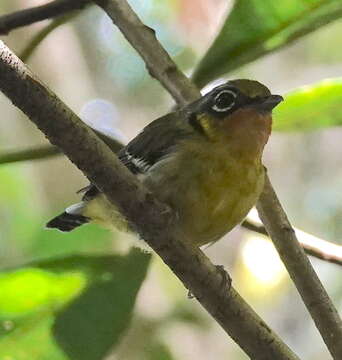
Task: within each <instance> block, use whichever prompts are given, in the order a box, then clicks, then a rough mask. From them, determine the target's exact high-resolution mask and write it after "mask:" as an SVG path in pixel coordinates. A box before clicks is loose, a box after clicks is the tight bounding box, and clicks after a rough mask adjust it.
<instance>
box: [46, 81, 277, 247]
mask: <svg viewBox="0 0 342 360" xmlns="http://www.w3.org/2000/svg"><path fill="white" fill-rule="evenodd" d="M282 100H283V98H282V96H280V95H272V94H271V92H270V90H269V89H268V88H267V87H266V86H265V85H263V84H261V83H260V82H258V81H256V80H249V79H236V80H229V81H227V82H225V83H223V84H221V85H219V86H217V87H215V88H213V89H212V90H211V91H209V92H208V93H207V94H205V95H204V96H202V97H201V98H199V99H198V100H196V101H194V102H193V103H190V104H188V105H186V106H184V107H183V108H180V109H178V110H175V111H173V112H171V113H169V114H167V115H165V116H162V117H160V118H158V119H156V120H154V121H152V122H151V123H150V124H149V125H147V126H146V127H145V128H144V129H143V130H142V132H141V133H140V134H138V135H137V136H136V137H135V138H134V139H133V140H131V141H130V142H129V143H128V144H127V145H126V146H124V147H123V148H122V149H121V150H120V151H119V153H118V158H119V159H120V161H121V162H122V164H123V165H125V166H126V167H127V168H128V169H129V170H130V171H131V172H132V173H133V174H134V175H135V176H137V178H138V180H140V181H141V182H142V183H143V184H144V185H145V186H146V187H147V189H149V190H150V191H151V192H152V193H153V194H154V195H155V196H156V197H157V199H159V200H160V201H162V202H164V203H166V204H167V205H169V206H170V208H171V209H172V211H174V212H175V214H176V219H177V226H178V228H179V229H180V231H181V232H182V235H183V238H184V239H185V241H188V242H190V243H191V244H193V245H195V246H198V247H200V246H203V245H205V244H212V243H214V242H216V241H218V240H219V239H220V238H222V237H223V236H224V235H225V234H227V233H228V232H229V231H231V230H232V229H233V228H234V227H235V226H236V225H238V224H239V223H241V222H242V221H243V220H244V218H245V217H246V215H247V214H248V212H249V210H250V209H251V208H252V207H253V206H254V205H255V204H256V202H257V200H258V198H259V196H260V194H261V192H262V190H263V186H264V179H265V167H264V166H263V164H262V154H263V150H264V147H265V145H266V143H267V141H268V139H269V136H270V134H271V128H272V110H273V109H274V108H275V107H276V106H277V105H278V104H279V103H280V102H281V101H282ZM80 192H83V193H84V195H83V198H82V201H81V202H79V203H77V204H74V205H71V206H70V207H68V208H67V209H66V210H65V211H64V212H63V213H62V214H60V215H58V216H57V217H55V218H53V219H52V220H51V221H49V222H48V223H47V225H46V227H47V228H55V229H58V230H60V231H64V232H69V231H72V230H74V229H75V228H77V227H79V226H81V225H84V224H87V223H90V222H94V223H98V224H100V225H102V226H103V227H106V228H113V227H114V228H116V229H118V230H122V231H129V229H130V226H129V224H128V222H127V220H126V219H125V218H124V216H123V215H121V214H120V212H119V210H118V209H117V208H116V207H115V206H113V205H112V204H111V203H109V201H108V200H107V199H106V197H105V196H104V194H103V193H101V191H100V190H99V189H98V188H97V187H96V186H95V185H93V184H90V185H89V186H87V187H86V188H84V189H81V190H80Z"/></svg>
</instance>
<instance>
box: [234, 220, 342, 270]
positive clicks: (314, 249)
mask: <svg viewBox="0 0 342 360" xmlns="http://www.w3.org/2000/svg"><path fill="white" fill-rule="evenodd" d="M241 225H242V227H244V228H245V229H247V230H250V231H253V232H256V233H258V234H261V235H265V236H267V237H268V236H269V235H268V233H267V231H266V229H265V226H263V225H262V224H258V223H255V222H254V221H250V219H249V217H248V218H247V219H246V220H245V221H244V222H243V223H242V224H241ZM294 230H295V233H296V235H297V238H298V241H299V244H300V246H301V247H302V248H303V249H304V251H305V253H306V254H308V255H311V256H314V257H315V258H317V259H320V260H323V261H327V262H330V263H333V264H336V265H340V266H342V246H341V245H337V244H335V243H332V242H330V241H327V240H323V239H320V238H318V237H317V236H314V235H311V234H308V233H306V232H305V231H302V230H299V229H296V228H294Z"/></svg>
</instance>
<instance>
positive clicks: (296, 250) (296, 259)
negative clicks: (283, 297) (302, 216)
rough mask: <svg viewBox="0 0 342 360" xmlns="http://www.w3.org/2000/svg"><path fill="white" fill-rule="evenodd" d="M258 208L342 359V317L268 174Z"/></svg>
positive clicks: (322, 330) (335, 354)
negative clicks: (304, 247) (304, 249)
mask: <svg viewBox="0 0 342 360" xmlns="http://www.w3.org/2000/svg"><path fill="white" fill-rule="evenodd" d="M257 209H258V212H259V215H260V218H261V220H262V222H263V223H264V224H265V227H266V229H267V232H268V233H269V234H270V236H271V238H272V240H273V243H274V246H275V247H276V249H277V250H278V252H279V255H280V257H281V259H282V260H283V262H284V264H285V265H286V268H287V271H288V272H289V274H290V276H291V278H292V280H293V282H294V283H295V284H296V287H297V289H298V291H299V293H300V295H301V297H302V299H303V301H304V303H305V305H306V307H307V309H308V310H309V312H310V314H311V316H312V318H313V320H314V322H315V324H316V326H317V328H318V330H319V332H320V333H321V335H322V337H323V339H324V341H325V343H326V344H327V346H328V349H329V350H330V353H331V355H332V356H333V358H334V359H335V360H338V359H342V322H341V319H340V317H339V315H338V313H337V310H336V308H335V307H334V305H333V303H332V301H331V300H330V298H329V296H328V294H327V293H326V291H325V289H324V287H323V285H322V283H321V282H320V280H319V278H318V276H317V274H316V273H315V271H314V269H313V267H312V266H311V264H310V261H309V260H308V258H307V257H306V256H305V254H304V251H303V249H302V248H301V247H300V245H299V243H298V240H297V238H296V234H295V232H294V230H293V228H292V227H291V224H290V222H289V220H288V219H287V216H286V214H285V212H284V210H283V208H282V206H281V204H280V202H279V200H278V198H277V195H276V193H275V192H274V190H273V188H272V186H271V183H270V181H269V179H268V177H266V184H265V188H264V191H263V193H262V195H261V197H260V199H259V202H258V204H257Z"/></svg>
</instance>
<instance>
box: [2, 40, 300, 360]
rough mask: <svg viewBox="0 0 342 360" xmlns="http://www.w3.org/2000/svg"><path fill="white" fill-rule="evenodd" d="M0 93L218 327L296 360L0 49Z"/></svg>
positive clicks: (260, 356) (274, 357) (252, 352)
mask: <svg viewBox="0 0 342 360" xmlns="http://www.w3.org/2000/svg"><path fill="white" fill-rule="evenodd" d="M0 89H1V91H3V92H4V93H5V94H6V95H7V96H8V97H9V98H10V99H11V100H12V102H13V103H14V104H15V105H16V106H17V107H19V108H20V109H21V110H22V111H23V112H24V113H25V114H26V115H27V116H29V118H30V119H31V120H32V121H33V122H34V123H35V124H36V125H37V126H38V128H39V129H40V130H42V131H43V132H44V133H45V135H46V136H47V137H48V139H49V140H50V141H51V142H52V143H53V144H55V145H57V146H58V147H59V148H61V149H63V152H65V154H66V155H67V156H68V157H69V158H70V159H71V160H72V161H73V162H74V163H75V164H76V165H77V166H78V167H79V168H80V169H81V170H82V171H83V172H84V173H85V174H86V175H87V176H88V178H89V179H90V180H91V181H92V182H93V183H94V184H96V185H97V186H98V187H99V188H100V189H101V190H102V191H103V192H104V194H105V195H106V196H107V198H108V199H109V201H111V202H112V203H113V204H115V205H116V206H118V207H119V208H120V210H121V211H122V212H123V214H124V215H125V216H126V218H127V219H128V221H129V223H130V224H132V227H134V228H136V229H137V231H138V232H139V233H140V235H141V236H142V238H143V239H144V240H146V241H147V243H148V244H149V245H150V246H151V247H152V248H153V249H154V250H155V251H156V252H157V253H158V254H159V255H160V256H161V258H162V259H163V260H164V261H165V263H166V264H167V265H168V266H169V267H170V268H171V269H172V271H173V272H174V273H175V274H176V275H177V276H178V277H179V279H180V280H181V281H182V282H183V283H184V285H185V287H186V288H188V289H189V290H190V291H191V293H192V294H193V295H194V296H195V297H196V298H197V299H198V301H200V303H201V304H202V305H203V306H204V307H205V308H206V309H207V311H208V312H209V313H210V314H211V315H212V316H213V317H214V318H215V319H216V320H217V321H218V323H219V324H221V326H222V327H223V328H224V329H225V330H226V331H227V332H228V333H229V334H230V336H231V337H232V338H233V339H234V340H235V341H236V342H238V344H239V345H240V346H241V347H242V348H243V350H244V351H245V352H246V353H247V354H248V355H249V356H250V357H251V358H253V359H256V360H296V359H297V360H298V357H297V356H296V355H295V354H294V353H292V352H291V350H290V349H289V348H288V347H287V346H286V345H285V344H284V343H283V342H282V341H281V340H280V339H279V337H278V336H277V335H276V334H275V333H274V332H273V331H272V330H271V329H270V328H269V327H268V326H267V325H266V324H265V323H264V321H263V320H262V319H261V318H259V317H258V315H257V314H256V313H255V312H254V311H253V310H252V309H251V308H250V307H249V305H248V304H247V303H246V302H245V301H244V300H243V299H242V298H241V297H240V295H239V294H238V293H237V292H236V291H235V289H233V288H232V287H231V288H229V289H226V288H225V287H223V282H222V275H221V273H220V272H218V271H217V269H216V267H215V266H214V265H213V264H212V263H211V262H210V261H209V259H208V258H207V257H206V256H205V255H204V254H203V253H202V252H201V251H200V250H199V249H197V248H194V247H192V246H191V245H189V244H188V243H186V242H185V241H182V239H181V236H180V235H179V234H177V230H176V229H175V226H173V215H172V213H170V210H169V208H168V207H167V206H165V205H163V204H161V203H159V202H158V201H157V200H156V199H155V198H154V197H153V196H152V194H151V193H149V192H148V191H147V190H146V189H145V188H144V187H143V186H142V184H141V183H140V182H139V181H138V180H137V179H136V177H135V176H134V175H133V174H132V173H130V172H129V170H128V169H127V168H125V167H124V166H123V165H122V164H121V162H120V161H119V160H118V158H117V157H116V156H115V155H114V153H113V152H112V151H111V150H110V149H109V147H107V146H106V145H105V144H104V143H103V142H102V141H101V140H100V139H98V138H97V136H96V135H95V134H94V133H93V132H92V130H90V129H89V127H87V126H86V125H85V124H84V123H83V122H82V121H81V120H80V119H79V118H78V117H77V116H76V115H75V114H74V113H73V112H72V111H71V110H70V109H69V108H68V107H67V106H66V105H65V104H63V103H62V102H61V101H60V100H59V99H58V98H57V96H56V95H55V94H53V93H52V92H51V91H49V90H48V89H47V88H46V87H45V86H44V85H43V84H42V83H41V82H40V81H39V80H38V79H37V78H36V77H35V76H34V75H32V73H31V72H30V71H29V70H28V69H27V68H26V67H25V65H24V64H23V63H22V62H21V61H20V60H19V59H18V58H17V57H16V56H15V54H13V53H12V52H11V51H10V50H9V49H8V48H7V47H6V46H5V45H4V44H3V43H1V42H0Z"/></svg>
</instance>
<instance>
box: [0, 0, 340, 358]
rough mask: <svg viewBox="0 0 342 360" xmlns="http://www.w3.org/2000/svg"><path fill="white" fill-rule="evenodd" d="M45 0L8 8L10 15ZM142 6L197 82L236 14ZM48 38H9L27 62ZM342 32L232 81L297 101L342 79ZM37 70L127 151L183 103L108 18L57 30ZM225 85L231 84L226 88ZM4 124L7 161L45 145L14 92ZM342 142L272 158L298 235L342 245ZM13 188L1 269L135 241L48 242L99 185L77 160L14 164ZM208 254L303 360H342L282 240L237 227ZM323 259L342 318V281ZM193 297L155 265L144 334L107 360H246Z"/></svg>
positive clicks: (211, 6) (0, 127) (286, 147)
mask: <svg viewBox="0 0 342 360" xmlns="http://www.w3.org/2000/svg"><path fill="white" fill-rule="evenodd" d="M46 2H47V1H43V0H42V1H38V0H12V1H1V2H0V14H4V13H8V12H11V11H15V10H17V9H22V8H25V7H29V6H34V5H39V4H44V3H46ZM130 3H131V5H132V6H133V8H134V9H135V10H136V11H137V12H138V13H139V15H140V16H141V17H142V19H143V20H144V22H145V23H146V24H147V25H149V26H151V27H153V28H154V29H155V30H156V32H157V35H158V39H159V40H160V41H161V42H162V44H163V45H164V46H165V47H166V49H167V50H168V52H169V53H170V54H171V55H172V57H173V58H174V59H175V60H176V62H177V63H178V65H179V66H180V67H181V69H182V70H184V71H185V72H186V73H187V74H191V72H192V69H193V68H194V66H195V65H196V63H197V62H198V60H199V59H200V58H201V56H202V55H203V54H204V52H205V51H206V49H207V48H208V46H209V45H210V43H211V41H212V39H213V37H214V36H215V34H216V33H217V31H218V30H219V28H220V24H221V22H222V21H223V19H224V18H225V14H226V12H227V11H228V10H229V8H230V6H231V4H230V2H229V1H226V0H215V1H212V0H162V1H161V0H144V1H140V0H131V1H130ZM44 26H46V22H41V23H38V24H34V25H32V26H29V27H25V28H22V29H19V30H16V31H13V32H11V33H10V34H9V35H8V36H4V37H1V38H2V39H3V40H4V41H5V42H6V43H7V45H8V46H9V47H10V48H11V49H13V50H14V51H15V52H16V53H17V54H21V52H22V51H23V49H24V48H25V46H26V45H27V43H28V42H29V40H30V39H31V38H32V37H33V36H34V35H35V34H37V32H39V30H40V29H42V28H43V27H44ZM341 34H342V22H341V21H335V22H334V23H332V24H330V25H328V26H325V27H324V28H322V29H320V30H318V31H316V32H314V33H313V34H311V35H309V36H306V37H305V38H303V39H301V40H300V41H298V42H296V43H295V44H294V45H291V46H289V47H287V48H286V49H283V50H281V51H278V52H276V53H275V54H272V55H268V56H266V57H263V58H262V59H260V60H258V61H256V62H254V63H253V64H251V65H248V66H244V67H242V68H241V69H240V70H239V71H238V72H234V73H231V74H230V75H229V78H241V77H243V78H251V79H257V80H259V81H261V82H262V83H264V84H266V85H267V86H268V87H270V88H271V89H272V92H274V93H279V94H284V93H286V92H288V91H289V90H291V89H293V88H296V87H298V86H302V85H305V84H310V83H314V82H316V81H319V80H321V79H325V78H330V77H338V76H341V71H342V52H341V46H342V43H341ZM28 65H29V67H30V68H31V69H32V70H33V72H34V73H36V74H38V76H39V78H40V79H41V80H42V81H43V82H44V83H45V84H47V85H48V86H49V87H50V88H51V89H52V90H53V91H54V92H55V93H56V94H57V95H58V96H59V97H60V98H61V99H63V101H65V103H66V104H68V106H69V107H70V108H71V109H72V110H74V111H75V112H76V113H77V114H79V115H80V117H81V118H82V119H83V120H84V121H86V122H87V123H89V124H91V125H92V126H93V127H95V128H98V129H100V130H101V129H102V130H103V131H105V132H107V133H111V134H113V136H118V137H119V139H121V140H122V141H123V142H127V141H129V140H130V139H132V138H133V137H134V136H135V135H136V134H137V133H138V132H139V131H140V130H141V129H142V128H143V126H145V125H146V124H147V123H149V122H150V121H152V120H153V119H155V118H157V117H159V116H161V115H163V114H165V113H166V112H168V111H169V110H170V108H171V106H172V105H173V102H172V99H171V98H170V96H169V95H168V94H167V93H166V92H165V91H164V90H163V88H162V87H161V86H160V85H159V83H158V82H157V81H156V80H153V79H151V78H150V76H149V75H148V73H147V71H146V69H145V66H144V64H143V62H142V60H141V59H140V58H139V57H138V56H137V54H136V53H135V51H134V50H133V49H132V48H131V47H130V45H129V44H128V43H127V42H126V41H125V39H124V38H123V37H122V35H121V34H120V33H119V31H117V30H116V28H115V27H114V26H113V25H112V23H111V21H110V20H109V18H108V17H107V16H106V15H105V14H104V13H103V12H102V11H101V10H100V9H98V8H95V7H92V8H89V9H87V10H85V11H84V12H82V13H81V14H80V15H79V16H77V17H76V18H74V19H73V20H72V22H70V23H68V24H64V25H62V26H60V27H58V28H57V29H56V30H54V31H53V32H52V33H51V34H50V35H49V36H48V37H47V38H46V39H45V40H44V41H43V42H42V43H41V44H40V45H39V46H38V48H37V49H36V51H35V52H34V53H33V55H32V56H31V57H30V58H29V60H28ZM224 80H225V78H221V79H218V80H217V82H215V84H217V83H219V82H223V81H224ZM0 112H1V118H2V121H1V122H0V153H4V152H7V151H11V150H17V149H22V148H25V147H32V146H35V145H41V144H44V143H46V140H45V139H44V137H43V135H42V134H41V133H40V132H39V131H38V130H37V129H36V128H35V127H34V126H33V125H32V123H31V122H30V121H28V120H27V119H26V118H25V116H24V115H22V114H21V113H20V112H19V111H18V110H17V109H16V108H15V107H14V106H12V104H11V103H10V102H9V100H8V99H7V98H6V97H5V96H3V95H2V94H0ZM341 138H342V129H341V128H331V129H328V130H322V131H316V132H311V133H305V134H303V133H288V134H284V133H282V134H279V133H273V135H272V138H271V140H270V142H269V144H268V145H267V151H266V154H265V157H264V163H265V165H266V166H267V167H268V169H269V174H270V177H271V179H272V180H273V183H274V186H275V189H276V190H277V192H278V195H279V197H280V199H281V201H282V203H283V205H284V207H285V210H286V212H287V214H288V216H289V218H290V220H291V221H292V223H293V224H294V225H295V226H297V227H298V228H300V229H302V230H305V231H307V232H309V233H312V234H315V235H317V236H319V237H321V238H324V239H326V240H329V241H333V242H336V243H339V244H342V237H341V234H342V191H341V188H342V145H341ZM0 179H1V180H0V219H1V227H0V266H1V267H2V268H4V267H8V266H14V265H21V264H23V263H26V262H29V261H32V260H36V259H43V258H51V257H55V256H62V255H66V254H71V253H87V254H88V253H89V254H95V253H96V254H97V253H98V254H110V253H124V252H126V251H127V249H128V242H127V241H126V240H127V237H126V235H122V234H116V233H114V234H113V233H110V232H108V231H106V230H103V229H100V228H98V227H96V226H95V225H89V226H86V227H84V228H83V227H82V228H80V229H78V230H76V231H74V232H73V233H70V234H61V233H59V232H55V231H46V230H44V225H45V223H46V222H47V221H48V220H49V219H50V218H51V217H53V216H54V215H55V214H56V213H58V212H61V211H62V210H63V209H64V208H65V207H66V206H68V205H69V204H71V203H73V202H77V201H78V199H79V196H78V195H77V194H76V191H77V190H79V189H80V188H81V187H83V186H85V185H87V180H86V179H85V178H84V176H83V175H82V174H81V173H80V171H78V170H77V169H76V168H75V167H74V166H73V165H72V164H71V163H70V162H69V160H67V159H66V158H65V157H63V156H57V157H54V158H49V159H46V160H39V161H28V162H21V163H15V164H8V165H1V166H0ZM205 252H206V254H207V255H208V256H209V257H210V258H211V259H212V261H213V262H214V263H215V264H222V265H224V266H225V268H226V269H227V270H228V271H229V273H230V274H231V275H232V278H233V283H234V286H235V287H236V288H237V290H238V291H239V292H240V293H241V295H242V296H243V297H244V298H245V299H246V300H247V302H249V303H250V304H251V305H252V306H253V307H254V309H255V310H256V311H257V312H258V314H260V315H261V317H263V318H264V319H265V321H266V322H267V323H268V324H270V325H271V327H272V328H273V329H274V330H275V331H276V332H277V333H278V334H280V336H281V337H282V338H283V339H284V340H285V341H286V342H287V343H288V344H289V346H290V347H292V348H293V349H295V351H296V352H297V353H298V354H299V355H300V356H302V357H303V359H310V360H322V359H328V358H329V355H328V352H327V350H326V347H325V345H324V344H323V341H322V340H321V338H320V336H319V334H318V332H317V330H316V329H315V327H314V325H313V322H312V320H311V318H310V317H309V316H308V313H307V311H306V309H305V308H304V305H303V304H302V302H301V300H300V298H299V296H298V294H297V292H296V290H295V289H294V286H293V284H292V283H291V281H290V280H289V277H288V275H287V273H286V271H285V270H284V268H283V266H282V264H281V262H280V260H279V258H278V256H277V254H276V252H275V250H274V248H273V246H272V245H271V243H270V242H268V241H267V240H266V239H265V238H263V237H260V236H257V235H256V234H254V233H251V232H248V231H247V230H243V229H241V228H237V229H235V230H234V231H233V232H231V233H230V234H229V235H227V236H226V237H225V238H224V239H222V240H221V241H220V242H218V243H217V244H215V245H214V246H211V247H209V248H208V249H206V250H205ZM311 260H312V263H313V265H314V267H315V269H316V271H317V273H318V274H319V276H320V278H321V280H322V282H323V284H324V285H325V287H326V288H327V290H328V293H329V295H330V296H331V297H332V299H333V300H334V303H335V304H336V306H337V307H338V309H339V310H340V311H342V281H341V269H340V268H339V267H338V266H337V265H333V264H328V263H324V262H322V261H320V260H316V259H311ZM186 295H187V291H186V289H184V288H183V286H182V285H181V284H180V282H179V281H178V280H177V279H176V278H175V276H174V275H173V274H172V273H171V272H170V271H169V270H168V268H166V267H165V265H164V264H163V263H162V262H161V261H160V260H159V259H158V258H157V257H156V256H153V260H152V266H151V267H150V269H149V272H148V277H147V280H146V281H145V282H144V284H143V286H142V288H141V290H140V292H139V296H138V300H137V305H136V308H135V313H134V317H133V320H132V326H131V327H130V329H129V331H128V332H127V333H126V335H125V336H124V337H123V338H122V341H121V343H120V345H119V346H118V347H117V348H116V349H115V350H114V351H113V353H111V354H110V355H108V357H107V360H116V359H125V360H133V359H134V360H135V359H142V360H144V359H146V360H157V359H160V360H164V359H165V360H168V359H175V360H177V359H192V358H196V359H198V360H204V359H223V358H227V359H234V360H240V359H241V360H244V359H247V356H246V355H245V354H244V353H243V352H242V351H241V350H240V349H239V347H238V346H237V345H236V344H235V343H234V342H233V341H232V340H231V339H229V338H228V337H227V336H226V334H225V333H224V332H223V331H222V330H221V328H220V327H219V326H218V325H217V324H216V323H215V322H214V321H213V320H212V319H211V318H210V317H209V316H208V315H207V313H206V312H205V311H204V310H203V309H202V308H201V307H200V306H199V305H198V304H197V302H196V301H195V300H188V299H187V296H186ZM45 358H46V359H48V358H49V357H45ZM45 358H44V359H45ZM51 358H52V357H51ZM37 359H38V358H37ZM40 359H43V358H39V360H40ZM49 359H50V358H49ZM1 360H10V359H7V358H6V359H5V358H4V359H1ZM34 360H35V359H34Z"/></svg>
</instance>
